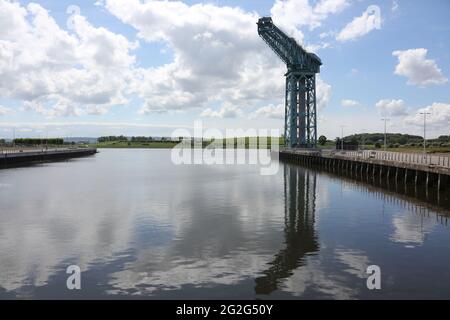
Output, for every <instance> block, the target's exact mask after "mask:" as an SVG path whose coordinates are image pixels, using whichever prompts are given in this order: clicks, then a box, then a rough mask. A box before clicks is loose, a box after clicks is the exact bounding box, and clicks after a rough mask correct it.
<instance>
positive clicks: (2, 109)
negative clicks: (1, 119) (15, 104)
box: [0, 105, 12, 116]
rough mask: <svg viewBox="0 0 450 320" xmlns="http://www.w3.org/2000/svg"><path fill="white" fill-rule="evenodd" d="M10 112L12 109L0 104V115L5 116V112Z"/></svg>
mask: <svg viewBox="0 0 450 320" xmlns="http://www.w3.org/2000/svg"><path fill="white" fill-rule="evenodd" d="M11 112H12V110H11V109H10V108H7V107H4V106H1V105H0V116H6V115H7V114H10V113H11Z"/></svg>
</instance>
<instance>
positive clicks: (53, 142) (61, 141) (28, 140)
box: [14, 138, 64, 146]
mask: <svg viewBox="0 0 450 320" xmlns="http://www.w3.org/2000/svg"><path fill="white" fill-rule="evenodd" d="M14 144H16V145H27V146H28V145H42V144H46V145H49V144H51V145H62V144H64V139H62V138H51V139H33V138H18V139H14Z"/></svg>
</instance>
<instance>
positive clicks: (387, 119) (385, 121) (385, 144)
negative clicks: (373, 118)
mask: <svg viewBox="0 0 450 320" xmlns="http://www.w3.org/2000/svg"><path fill="white" fill-rule="evenodd" d="M381 120H383V121H384V151H386V148H387V137H386V136H387V133H386V126H387V122H388V121H389V120H390V119H389V118H386V117H384V118H383V119H381Z"/></svg>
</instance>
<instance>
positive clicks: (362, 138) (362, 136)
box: [360, 129, 366, 151]
mask: <svg viewBox="0 0 450 320" xmlns="http://www.w3.org/2000/svg"><path fill="white" fill-rule="evenodd" d="M365 133H366V131H365V129H361V146H362V147H361V148H360V150H362V151H364V149H365V146H366V137H365Z"/></svg>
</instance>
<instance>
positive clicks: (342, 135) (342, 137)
mask: <svg viewBox="0 0 450 320" xmlns="http://www.w3.org/2000/svg"><path fill="white" fill-rule="evenodd" d="M345 127H346V126H341V151H344V128H345Z"/></svg>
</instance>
